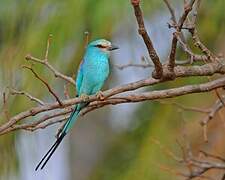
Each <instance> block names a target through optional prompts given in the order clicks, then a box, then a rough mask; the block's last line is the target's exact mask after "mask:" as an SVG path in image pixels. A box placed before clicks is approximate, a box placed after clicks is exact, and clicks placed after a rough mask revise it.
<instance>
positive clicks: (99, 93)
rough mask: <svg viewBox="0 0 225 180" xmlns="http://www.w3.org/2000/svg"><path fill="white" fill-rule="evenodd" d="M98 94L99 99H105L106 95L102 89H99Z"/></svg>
mask: <svg viewBox="0 0 225 180" xmlns="http://www.w3.org/2000/svg"><path fill="white" fill-rule="evenodd" d="M96 95H97V98H98V99H99V100H101V101H104V100H105V96H104V94H103V92H102V91H98V92H97V94H96Z"/></svg>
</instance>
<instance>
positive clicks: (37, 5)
mask: <svg viewBox="0 0 225 180" xmlns="http://www.w3.org/2000/svg"><path fill="white" fill-rule="evenodd" d="M176 2H177V1H174V4H175V3H176ZM142 4H143V9H144V13H145V15H146V16H150V15H152V14H153V13H154V12H156V11H158V10H159V9H160V10H161V9H164V10H165V7H164V6H163V3H162V2H161V1H157V0H152V1H149V0H143V3H142ZM202 4H203V5H202V7H201V12H200V17H199V18H198V29H199V32H200V34H201V39H203V41H204V42H206V44H207V45H208V46H209V47H210V48H211V49H213V48H214V46H216V43H217V41H219V40H217V39H215V38H216V37H217V35H218V34H223V35H224V33H225V28H224V22H225V19H224V12H223V11H224V10H223V9H224V1H223V0H217V1H204V2H203V3H202ZM212 7H213V8H212ZM169 16H170V15H169V14H168V19H169ZM125 20H129V21H131V22H132V23H134V24H135V23H136V22H135V21H134V15H133V10H132V7H131V6H130V4H129V0H127V1H124V0H114V1H110V2H109V1H108V0H96V1H93V0H82V1H78V0H67V1H61V0H39V1H35V0H18V1H15V0H3V1H1V6H0V62H1V66H0V75H1V76H0V82H1V86H0V91H1V93H2V91H4V90H5V88H6V86H13V87H17V88H18V89H27V91H28V92H32V93H33V95H34V96H38V97H43V98H44V97H45V93H46V91H45V90H43V89H44V88H42V87H43V86H42V84H41V83H36V81H34V80H33V79H34V78H33V76H32V75H31V73H30V72H28V71H26V70H23V69H21V68H18V67H20V65H22V64H24V63H26V62H25V60H24V57H25V55H26V54H27V53H32V55H34V56H36V57H43V56H44V51H45V47H46V40H47V37H48V35H49V34H53V43H52V46H51V48H50V55H49V59H50V61H51V63H52V64H53V65H54V66H55V67H56V68H58V69H60V71H61V72H64V73H66V74H73V73H74V70H75V69H76V68H77V66H78V64H79V62H80V59H81V57H82V54H83V52H84V32H85V31H89V32H90V33H91V38H96V37H105V38H108V39H110V37H111V36H112V35H113V33H114V31H115V29H116V27H117V26H119V25H121V23H122V22H123V21H125ZM221 27H222V28H221ZM124 28H125V27H124ZM220 37H221V36H220ZM180 57H181V56H180ZM35 68H36V70H37V71H38V72H39V73H41V74H42V75H43V77H45V78H48V80H49V82H51V85H52V86H55V83H56V81H54V84H53V81H52V80H53V79H54V77H53V76H45V74H46V73H47V70H46V69H44V68H43V66H39V65H35ZM189 80H190V81H189ZM188 81H189V82H191V81H192V82H193V83H194V82H198V81H196V79H188ZM57 82H61V80H57ZM179 83H180V84H182V83H184V82H183V81H179V82H177V84H176V85H178V84H179ZM169 86H173V83H168V84H165V85H163V86H160V88H163V87H164V88H166V87H169ZM37 87H38V88H37ZM62 87H63V86H61V87H55V88H57V91H58V93H62V92H63V89H61V88H62ZM37 89H38V91H37ZM72 90H73V91H74V89H72ZM192 97H193V96H192ZM196 97H198V98H196V99H197V100H193V98H189V96H186V97H182V98H178V99H177V100H178V101H182V102H185V103H187V104H189V103H190V102H191V103H192V104H193V103H198V104H202V103H199V101H200V99H201V100H203V99H204V98H205V97H206V96H201V98H200V99H199V96H197V95H196ZM15 102H16V105H15ZM31 103H32V102H29V101H27V100H25V99H24V98H20V97H17V98H13V97H11V100H10V101H9V107H10V114H11V115H13V114H15V113H16V112H19V111H22V110H24V109H26V108H27V107H30V105H31ZM178 116H179V114H178V113H177V112H175V110H174V109H173V108H171V107H169V106H162V105H160V104H158V103H154V104H153V103H143V104H142V106H141V107H140V109H139V110H137V111H136V112H135V113H134V117H133V120H132V123H131V124H130V128H129V131H127V132H123V133H120V134H118V135H117V136H116V137H115V138H114V143H112V145H111V147H109V148H108V152H107V153H106V154H105V156H104V157H103V160H102V162H99V164H98V166H97V167H96V169H94V170H93V173H92V179H96V180H97V179H107V180H108V179H118V180H119V179H123V180H124V179H129V180H132V179H150V178H154V179H166V178H167V179H168V177H170V175H168V174H167V173H162V171H161V170H160V169H159V167H158V166H157V164H161V163H162V164H163V163H164V164H167V165H168V164H173V162H171V160H170V159H169V158H168V157H165V156H164V155H162V152H160V149H159V148H158V147H157V146H156V145H155V144H153V143H152V142H151V140H150V139H151V137H156V138H157V139H158V140H160V142H161V143H162V144H165V145H168V146H169V147H170V148H172V149H173V150H175V151H176V148H175V147H174V142H175V138H176V136H177V135H178V132H177V129H179V128H178V126H179V124H181V122H180V118H179V117H178ZM4 121H5V118H3V116H1V118H0V123H3V122H4ZM17 134H18V133H12V134H9V135H4V136H1V137H0V160H1V162H3V163H1V164H2V165H1V168H0V175H4V177H5V176H7V173H9V174H11V172H13V171H15V170H18V167H19V166H18V162H17V158H16V152H15V148H14V144H15V140H16V135H17ZM2 177H3V176H2ZM170 178H172V177H170Z"/></svg>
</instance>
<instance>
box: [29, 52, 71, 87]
mask: <svg viewBox="0 0 225 180" xmlns="http://www.w3.org/2000/svg"><path fill="white" fill-rule="evenodd" d="M25 58H26V60H27V61H33V62H35V63H39V64H43V65H45V66H46V67H47V68H48V69H49V70H50V71H51V72H52V73H53V74H54V75H55V77H56V78H61V79H63V80H65V81H67V82H69V83H71V84H73V85H75V81H74V79H73V78H72V77H69V76H66V75H64V74H62V73H60V72H59V71H57V70H56V69H55V68H54V67H53V66H52V65H51V64H49V62H48V61H46V60H41V59H38V58H35V57H33V56H31V55H30V54H28V55H26V57H25Z"/></svg>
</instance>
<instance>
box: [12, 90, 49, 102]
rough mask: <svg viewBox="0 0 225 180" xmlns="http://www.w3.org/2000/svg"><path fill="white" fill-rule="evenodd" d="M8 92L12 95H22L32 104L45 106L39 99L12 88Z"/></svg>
mask: <svg viewBox="0 0 225 180" xmlns="http://www.w3.org/2000/svg"><path fill="white" fill-rule="evenodd" d="M10 91H11V94H12V95H24V96H26V97H27V98H29V99H30V100H31V101H34V102H36V103H38V104H40V105H42V106H43V105H44V104H45V103H44V102H43V101H42V100H40V99H38V98H36V97H34V96H32V95H30V94H29V93H27V92H25V91H18V90H16V89H13V88H11V89H10Z"/></svg>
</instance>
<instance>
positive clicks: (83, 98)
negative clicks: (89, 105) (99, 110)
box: [80, 94, 89, 102]
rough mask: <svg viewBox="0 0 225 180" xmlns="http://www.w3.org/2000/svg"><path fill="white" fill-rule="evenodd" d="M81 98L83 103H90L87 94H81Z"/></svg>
mask: <svg viewBox="0 0 225 180" xmlns="http://www.w3.org/2000/svg"><path fill="white" fill-rule="evenodd" d="M80 98H81V99H82V101H84V102H85V101H88V100H89V96H88V95H87V94H81V95H80Z"/></svg>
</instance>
